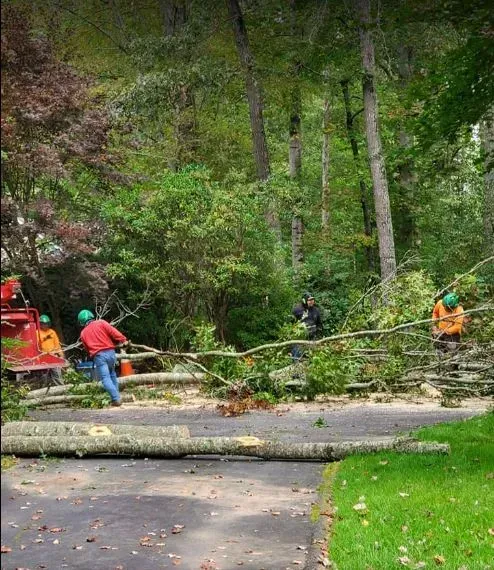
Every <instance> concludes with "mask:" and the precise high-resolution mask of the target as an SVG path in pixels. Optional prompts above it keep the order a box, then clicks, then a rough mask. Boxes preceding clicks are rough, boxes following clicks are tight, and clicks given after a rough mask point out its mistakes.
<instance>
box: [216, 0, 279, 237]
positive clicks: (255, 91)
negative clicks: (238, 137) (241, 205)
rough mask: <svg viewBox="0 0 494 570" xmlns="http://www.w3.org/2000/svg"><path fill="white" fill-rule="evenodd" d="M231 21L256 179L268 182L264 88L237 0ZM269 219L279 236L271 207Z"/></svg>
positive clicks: (230, 4) (231, 3)
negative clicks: (244, 96)
mask: <svg viewBox="0 0 494 570" xmlns="http://www.w3.org/2000/svg"><path fill="white" fill-rule="evenodd" d="M227 2H228V10H229V14H230V19H231V22H232V27H233V34H234V36H235V44H236V46H237V52H238V57H239V60H240V65H241V66H242V69H243V72H244V75H245V86H246V94H247V101H248V103H249V115H250V126H251V133H252V147H253V153H254V161H255V165H256V173H257V178H258V179H259V181H260V182H266V181H267V180H268V178H269V176H270V173H271V172H270V165H269V153H268V145H267V141H266V133H265V131H264V117H263V113H264V103H263V99H262V93H261V87H260V85H259V82H258V80H257V77H256V72H255V64H254V58H253V56H252V52H251V50H250V45H249V38H248V35H247V28H246V27H245V22H244V17H243V14H242V10H241V9H240V5H239V2H238V0H227ZM265 215H266V219H267V222H268V224H269V226H270V227H271V229H272V230H273V231H274V232H275V233H276V234H277V235H279V236H280V234H281V232H280V222H279V219H278V214H277V212H276V210H275V209H274V208H273V207H272V206H269V207H268V209H267V211H266V214H265Z"/></svg>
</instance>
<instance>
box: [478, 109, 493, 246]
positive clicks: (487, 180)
mask: <svg viewBox="0 0 494 570" xmlns="http://www.w3.org/2000/svg"><path fill="white" fill-rule="evenodd" d="M480 136H481V139H482V147H483V151H484V215H483V219H484V243H485V251H486V253H487V255H493V254H494V105H493V106H492V107H491V109H490V111H489V113H488V114H487V115H486V116H485V117H484V120H483V121H482V123H481V126H480Z"/></svg>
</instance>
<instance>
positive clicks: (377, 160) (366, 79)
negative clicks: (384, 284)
mask: <svg viewBox="0 0 494 570" xmlns="http://www.w3.org/2000/svg"><path fill="white" fill-rule="evenodd" d="M356 1H357V6H358V10H359V17H360V27H359V34H360V46H361V54H362V66H363V78H362V87H363V93H364V115H365V130H366V135H367V149H368V153H369V161H370V167H371V173H372V184H373V190H374V206H375V211H376V224H377V235H378V241H379V258H380V263H381V279H383V280H387V279H391V278H393V277H394V275H395V274H396V257H395V244H394V237H393V222H392V218H391V207H390V203H389V192H388V180H387V177H386V166H385V164H384V157H383V152H382V145H381V136H380V132H379V110H378V102H377V94H376V89H375V85H374V75H375V58H374V41H373V38H372V33H371V30H370V26H371V14H370V0H356Z"/></svg>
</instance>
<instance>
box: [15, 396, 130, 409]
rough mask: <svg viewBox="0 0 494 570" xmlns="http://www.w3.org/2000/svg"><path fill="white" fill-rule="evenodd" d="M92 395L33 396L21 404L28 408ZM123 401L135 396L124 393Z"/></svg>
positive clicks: (80, 399)
mask: <svg viewBox="0 0 494 570" xmlns="http://www.w3.org/2000/svg"><path fill="white" fill-rule="evenodd" d="M90 397H91V396H90V395H88V394H75V395H72V394H66V395H62V396H48V397H46V398H32V399H29V400H28V399H26V400H21V401H20V402H19V405H20V406H26V407H27V408H33V407H35V406H50V405H51V404H72V403H73V402H80V401H82V400H85V399H87V398H90ZM121 400H122V402H132V401H133V400H134V398H133V397H132V395H131V394H122V395H121Z"/></svg>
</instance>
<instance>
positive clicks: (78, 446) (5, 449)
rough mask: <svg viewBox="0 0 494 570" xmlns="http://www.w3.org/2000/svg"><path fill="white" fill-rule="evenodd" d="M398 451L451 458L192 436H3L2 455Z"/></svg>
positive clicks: (327, 456)
mask: <svg viewBox="0 0 494 570" xmlns="http://www.w3.org/2000/svg"><path fill="white" fill-rule="evenodd" d="M379 451H396V452H400V453H419V454H423V453H436V454H448V453H449V445H448V444H444V443H435V442H431V443H425V442H424V443H423V442H418V441H416V440H413V439H411V438H397V439H392V440H375V441H358V442H339V443H284V442H274V441H263V440H260V439H258V438H256V437H211V438H206V437H194V438H190V439H185V438H184V439H174V440H172V439H162V438H156V437H147V438H141V439H136V438H134V437H132V436H108V437H84V436H78V437H64V436H58V437H39V436H31V437H23V436H6V437H2V442H1V452H2V453H5V454H14V455H16V456H18V457H37V456H39V455H41V454H45V455H52V456H62V457H63V456H73V455H75V456H77V457H84V456H86V455H99V454H112V455H131V456H134V457H161V458H166V457H180V456H184V455H240V456H241V455H247V456H254V457H260V458H264V459H291V460H300V459H305V460H310V461H338V460H340V459H343V458H344V457H347V456H348V455H355V454H360V453H376V452H379Z"/></svg>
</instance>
